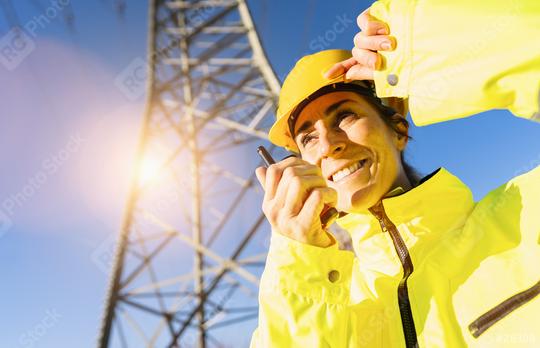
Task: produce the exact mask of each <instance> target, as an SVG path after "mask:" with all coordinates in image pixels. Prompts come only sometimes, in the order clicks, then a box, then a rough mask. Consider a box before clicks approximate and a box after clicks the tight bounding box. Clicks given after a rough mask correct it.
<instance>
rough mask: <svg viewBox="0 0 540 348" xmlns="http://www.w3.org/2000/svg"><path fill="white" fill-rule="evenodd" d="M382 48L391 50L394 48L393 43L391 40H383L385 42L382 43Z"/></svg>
mask: <svg viewBox="0 0 540 348" xmlns="http://www.w3.org/2000/svg"><path fill="white" fill-rule="evenodd" d="M381 48H382V49H383V50H389V49H390V48H392V43H391V42H390V41H383V43H382V44H381Z"/></svg>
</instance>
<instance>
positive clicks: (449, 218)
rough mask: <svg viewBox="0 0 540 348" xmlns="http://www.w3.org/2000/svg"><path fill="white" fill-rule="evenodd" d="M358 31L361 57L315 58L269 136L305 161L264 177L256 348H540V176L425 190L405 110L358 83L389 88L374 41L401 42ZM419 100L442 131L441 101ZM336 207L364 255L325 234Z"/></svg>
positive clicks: (447, 182)
mask: <svg viewBox="0 0 540 348" xmlns="http://www.w3.org/2000/svg"><path fill="white" fill-rule="evenodd" d="M386 3H390V2H386ZM359 22H360V23H361V24H363V25H364V28H363V29H364V30H363V33H362V35H363V36H357V38H356V39H355V42H356V48H355V49H354V50H353V53H354V56H353V57H352V58H351V57H350V54H349V52H347V51H342V50H329V51H323V52H319V53H317V54H314V55H311V56H307V57H304V58H303V59H302V60H300V61H299V62H298V63H297V65H296V66H295V67H294V69H293V70H292V71H291V73H290V74H289V75H288V77H287V79H286V80H285V82H284V85H283V89H282V91H281V94H280V101H279V109H278V119H277V121H276V123H275V124H274V126H273V128H272V130H271V131H270V134H269V137H270V140H271V141H272V142H274V143H275V144H277V145H281V146H284V147H286V148H288V149H289V150H292V151H296V152H298V153H299V154H300V156H301V159H300V158H296V157H291V158H287V159H285V160H283V161H281V162H279V163H277V164H275V165H272V166H270V167H269V168H268V170H265V169H264V168H258V169H257V177H258V178H259V181H260V182H261V185H262V186H263V187H264V189H265V197H264V201H263V211H264V213H265V215H266V216H267V218H268V220H269V222H270V224H271V226H272V240H271V245H270V250H269V253H268V258H267V263H266V267H265V270H264V273H263V276H262V278H261V284H260V295H259V300H260V307H259V313H260V314H259V326H258V328H257V330H256V331H255V332H254V334H253V338H252V347H269V346H275V347H292V346H294V347H301V346H302V347H360V346H366V347H402V346H406V347H418V346H421V347H462V346H486V347H496V346H501V347H502V346H504V347H508V346H535V345H538V344H540V326H539V324H538V323H539V322H540V296H539V294H540V214H539V212H540V167H538V168H536V169H534V170H532V171H530V172H528V173H526V174H524V175H521V176H519V177H517V178H514V179H513V180H511V181H510V182H509V183H507V184H505V185H503V186H501V187H499V188H498V189H496V190H494V191H492V192H491V193H490V194H488V195H487V196H486V197H485V198H484V199H482V200H481V201H480V202H477V203H475V202H474V201H473V198H472V194H471V192H470V190H469V188H468V187H467V186H466V185H465V184H463V183H462V182H461V181H460V180H459V179H458V178H456V177H455V176H453V175H452V174H451V173H449V172H448V171H447V170H445V169H444V168H440V169H438V170H436V171H435V172H433V173H431V174H430V175H428V176H426V177H424V178H422V179H421V180H418V178H417V176H416V175H415V173H414V171H413V170H411V168H410V167H409V166H408V165H407V164H406V163H405V162H404V161H403V156H402V153H403V150H404V149H405V148H406V145H407V140H408V133H407V128H408V124H407V121H406V120H405V118H404V116H402V115H404V114H405V109H406V108H405V107H404V106H403V104H399V103H397V102H396V100H395V99H394V100H385V101H384V102H383V101H382V100H380V99H379V98H377V96H376V95H375V94H374V92H373V90H372V88H371V87H370V84H369V83H366V82H359V81H350V79H351V78H363V79H365V78H370V77H374V78H375V84H376V85H377V89H378V90H379V89H380V85H381V82H377V74H379V73H382V72H381V71H379V72H378V71H377V70H376V69H377V68H379V67H380V65H381V64H380V61H379V59H380V58H381V57H380V56H378V55H377V53H374V52H373V51H372V50H374V49H376V47H374V46H373V45H381V43H382V42H384V41H386V40H388V41H389V42H390V43H391V45H390V47H388V46H386V45H385V47H387V49H389V50H391V49H392V48H393V47H394V46H395V41H392V39H391V38H390V37H388V36H386V34H388V28H387V27H386V26H385V25H384V24H381V22H377V21H376V20H374V19H373V18H371V17H370V15H369V13H367V12H366V13H364V14H363V15H362V16H361V18H360V21H359ZM390 28H392V24H391V23H390ZM385 30H386V34H385ZM397 42H399V38H398V40H397ZM370 45H372V46H370ZM379 48H383V46H379ZM373 57H376V59H375V60H373ZM370 58H371V59H370ZM386 58H388V57H386ZM390 58H392V57H391V56H390ZM378 61H379V63H378ZM387 63H388V65H389V66H393V64H392V63H393V62H392V59H388V60H387ZM331 66H334V67H333V68H332V69H330V71H329V72H328V74H327V75H326V76H323V72H324V71H326V70H328V68H329V67H331ZM386 73H388V72H386ZM327 77H329V78H327ZM379 77H380V76H379ZM386 82H387V83H388V84H390V85H392V84H393V85H396V84H397V83H396V84H394V82H396V81H394V79H391V78H387V79H386ZM413 85H414V84H413ZM525 93H528V91H527V92H525ZM477 95H478V93H477ZM468 97H469V96H468ZM414 104H415V105H414V108H412V116H413V119H415V115H416V116H418V115H420V119H421V120H422V121H421V122H419V123H428V122H430V120H429V116H428V115H426V114H423V113H422V110H421V106H426V107H427V106H431V109H433V105H432V104H429V105H427V104H425V100H424V101H422V100H421V98H418V96H415V100H414ZM525 104H526V103H525ZM514 105H517V102H516V103H515V104H514ZM390 106H393V107H390ZM470 107H471V104H470V103H468V104H467V105H466V106H464V108H465V109H467V108H470ZM484 107H485V106H484ZM509 108H510V107H509ZM428 109H429V108H428ZM520 110H524V108H521V109H520ZM536 110H537V109H536ZM467 112H469V111H467ZM529 114H530V113H529ZM462 116H464V113H459V112H457V113H453V114H452V113H447V115H446V116H445V117H446V118H447V119H448V118H451V117H454V118H455V117H462ZM433 118H434V119H436V120H440V119H439V118H437V116H433ZM415 121H416V120H415ZM432 121H433V120H432ZM433 122H435V121H433ZM325 204H326V205H331V206H335V207H336V208H337V209H338V210H339V211H341V212H344V213H343V214H341V218H340V219H338V224H340V225H341V226H342V227H343V228H345V229H346V230H347V231H348V232H349V233H350V235H351V238H352V241H353V247H354V250H355V252H356V255H357V258H356V257H355V256H354V254H352V253H351V252H349V251H344V250H339V249H338V246H337V243H336V241H335V239H334V238H333V237H332V235H331V234H329V233H328V232H327V231H325V230H324V229H323V228H322V226H321V222H320V218H319V215H320V213H321V212H322V210H323V209H324V205H325Z"/></svg>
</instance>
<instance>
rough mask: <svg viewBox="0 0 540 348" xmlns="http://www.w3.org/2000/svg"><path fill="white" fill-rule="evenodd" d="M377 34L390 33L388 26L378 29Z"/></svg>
mask: <svg viewBox="0 0 540 348" xmlns="http://www.w3.org/2000/svg"><path fill="white" fill-rule="evenodd" d="M377 35H388V30H386V28H381V29H379V30H377Z"/></svg>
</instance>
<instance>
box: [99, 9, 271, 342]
mask: <svg viewBox="0 0 540 348" xmlns="http://www.w3.org/2000/svg"><path fill="white" fill-rule="evenodd" d="M147 63H148V74H147V94H146V98H147V99H146V110H145V117H144V121H143V123H144V124H143V127H142V133H141V138H140V143H139V148H138V159H137V168H136V170H135V173H136V174H135V175H134V177H133V179H132V183H131V190H130V194H129V198H128V202H127V207H126V211H125V215H124V219H123V222H122V227H121V233H120V237H119V240H118V245H117V247H116V254H115V261H114V268H113V271H112V275H111V280H110V285H109V290H108V294H107V300H106V306H105V310H104V317H103V321H102V327H101V330H100V335H99V342H98V344H99V347H112V346H114V347H116V346H119V347H133V346H136V347H141V346H145V347H185V346H198V347H205V346H220V343H221V342H224V341H222V340H221V339H220V335H223V334H226V333H224V332H223V330H221V331H220V328H221V327H224V326H229V325H232V324H235V323H238V322H241V321H245V320H250V319H251V320H253V319H256V317H257V288H258V280H259V278H258V274H260V271H262V267H261V266H262V265H263V263H264V259H265V257H266V254H265V252H266V250H267V245H265V243H261V242H260V240H261V239H263V240H264V238H266V239H267V238H268V235H269V228H268V225H267V223H266V222H265V219H264V216H263V215H262V214H261V212H260V202H261V192H260V190H259V191H257V190H258V183H257V181H256V179H255V178H254V174H253V171H254V169H255V167H256V166H257V165H259V163H260V162H259V160H258V158H257V155H256V153H255V151H254V150H255V148H256V145H258V144H257V142H258V143H264V142H265V141H266V137H267V135H266V134H267V131H268V128H269V127H270V125H271V123H272V120H273V111H274V108H275V105H276V99H277V95H278V92H279V88H280V87H279V82H278V80H277V78H276V76H275V74H274V72H273V71H272V69H271V67H270V65H269V64H268V61H267V59H266V56H265V54H264V52H263V50H262V48H261V45H260V42H259V39H258V36H257V33H256V30H255V28H254V25H253V22H252V19H251V15H250V13H249V10H248V7H247V5H246V3H245V1H244V0H200V1H192V0H190V1H185V0H184V1H171V0H169V1H165V0H152V1H150V5H149V42H148V60H147ZM148 161H150V162H151V161H154V163H159V164H160V165H159V169H158V170H157V171H155V173H154V174H156V175H157V178H155V179H153V180H148V179H147V177H146V176H147V175H146V174H145V170H147V163H148ZM260 230H265V231H263V232H261V236H262V238H259V243H250V244H249V245H250V247H249V248H247V246H248V242H249V241H250V240H253V239H254V238H253V236H254V235H255V234H256V233H257V232H258V231H260ZM246 249H249V251H250V255H245V254H247V253H246V252H245V251H246ZM229 332H230V331H229ZM243 335H244V336H245V335H246V333H243Z"/></svg>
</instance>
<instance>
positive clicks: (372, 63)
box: [368, 57, 377, 69]
mask: <svg viewBox="0 0 540 348" xmlns="http://www.w3.org/2000/svg"><path fill="white" fill-rule="evenodd" d="M368 64H369V67H370V68H373V69H375V65H376V64H377V58H373V57H372V58H369V61H368Z"/></svg>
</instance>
